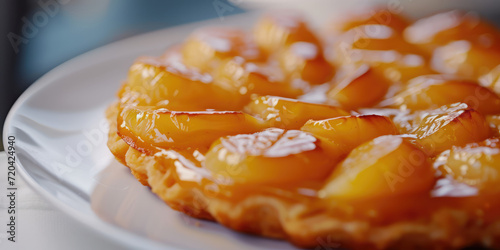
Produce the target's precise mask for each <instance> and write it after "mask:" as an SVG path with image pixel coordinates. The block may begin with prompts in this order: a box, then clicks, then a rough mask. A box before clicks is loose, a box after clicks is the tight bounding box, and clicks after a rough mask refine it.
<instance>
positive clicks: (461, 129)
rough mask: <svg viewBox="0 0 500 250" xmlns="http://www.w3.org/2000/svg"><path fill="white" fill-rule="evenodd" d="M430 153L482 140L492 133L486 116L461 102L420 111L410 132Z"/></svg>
mask: <svg viewBox="0 0 500 250" xmlns="http://www.w3.org/2000/svg"><path fill="white" fill-rule="evenodd" d="M411 133H412V134H414V135H415V136H416V138H417V141H418V142H419V143H420V144H421V145H422V147H423V148H424V150H425V151H426V152H427V153H428V154H429V155H435V154H438V153H440V152H442V151H444V150H446V149H449V148H451V147H452V146H454V145H455V146H462V145H465V144H467V143H471V142H477V141H482V140H484V139H486V138H488V137H490V136H491V135H492V131H491V129H490V127H489V124H488V122H487V121H486V119H485V117H484V116H483V115H482V114H481V113H479V112H477V111H475V110H474V109H471V108H469V107H468V106H467V105H466V104H464V103H456V104H451V105H448V106H443V107H441V108H439V109H436V110H433V111H430V112H429V113H427V114H425V115H423V117H422V119H421V120H420V123H419V125H418V127H417V128H416V129H415V130H414V131H412V132H411Z"/></svg>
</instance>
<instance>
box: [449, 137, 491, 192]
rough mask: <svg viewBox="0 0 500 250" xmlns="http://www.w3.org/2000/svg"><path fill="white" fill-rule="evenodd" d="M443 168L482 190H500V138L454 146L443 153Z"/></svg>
mask: <svg viewBox="0 0 500 250" xmlns="http://www.w3.org/2000/svg"><path fill="white" fill-rule="evenodd" d="M443 156H444V157H446V159H447V160H446V163H445V164H444V166H443V168H442V170H443V171H445V173H447V174H450V175H451V176H453V177H454V178H455V179H456V180H458V181H461V182H464V183H467V184H469V185H471V186H474V187H477V188H478V189H479V191H480V192H493V193H497V192H500V139H499V138H491V139H487V140H485V141H482V142H479V143H471V144H467V145H465V146H463V147H455V146H454V147H453V148H451V150H450V151H449V152H445V153H443Z"/></svg>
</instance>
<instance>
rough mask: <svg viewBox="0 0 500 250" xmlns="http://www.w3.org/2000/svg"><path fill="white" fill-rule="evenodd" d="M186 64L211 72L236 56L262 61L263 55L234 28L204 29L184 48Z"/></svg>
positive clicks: (255, 45)
mask: <svg viewBox="0 0 500 250" xmlns="http://www.w3.org/2000/svg"><path fill="white" fill-rule="evenodd" d="M182 55H183V59H184V63H186V65H188V66H192V67H195V68H198V69H200V70H201V71H210V70H211V69H214V68H215V67H217V65H218V64H219V63H220V61H221V60H224V59H227V58H232V57H235V56H240V57H243V58H244V59H246V60H250V61H256V60H262V59H263V55H262V53H261V52H260V50H259V49H258V48H257V44H256V43H255V42H253V41H252V40H251V38H250V36H249V35H248V34H246V33H245V32H244V31H242V30H240V29H234V28H213V27H212V28H204V29H201V30H198V31H195V32H194V33H193V34H192V35H191V36H190V37H189V38H188V40H187V41H186V42H185V44H184V46H183V48H182Z"/></svg>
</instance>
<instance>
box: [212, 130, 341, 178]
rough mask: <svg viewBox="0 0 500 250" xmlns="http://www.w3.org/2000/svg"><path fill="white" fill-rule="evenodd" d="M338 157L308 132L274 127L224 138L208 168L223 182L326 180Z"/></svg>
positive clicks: (214, 148)
mask: <svg viewBox="0 0 500 250" xmlns="http://www.w3.org/2000/svg"><path fill="white" fill-rule="evenodd" d="M336 160H337V159H335V158H332V156H330V155H328V154H326V153H325V152H324V150H323V148H322V146H321V142H320V141H318V140H317V139H316V138H315V137H314V136H312V135H310V134H308V133H305V132H302V131H299V130H288V131H285V130H283V129H277V128H271V129H267V130H264V131H262V132H258V133H254V134H247V135H243V134H240V135H236V136H229V137H223V138H221V139H220V140H218V141H217V142H215V143H214V144H213V145H212V147H211V148H210V150H209V151H208V153H207V154H206V160H205V163H204V167H205V168H206V169H208V170H209V171H210V172H211V173H212V175H213V176H214V177H215V179H216V181H217V180H219V182H220V183H221V184H282V183H296V182H300V181H311V180H323V179H325V178H326V177H327V176H328V174H329V173H330V171H331V170H332V168H333V166H334V164H335V162H336Z"/></svg>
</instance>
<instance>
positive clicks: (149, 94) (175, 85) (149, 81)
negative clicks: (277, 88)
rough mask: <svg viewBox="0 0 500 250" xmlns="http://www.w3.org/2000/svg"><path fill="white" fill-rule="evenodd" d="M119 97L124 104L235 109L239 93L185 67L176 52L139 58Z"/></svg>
mask: <svg viewBox="0 0 500 250" xmlns="http://www.w3.org/2000/svg"><path fill="white" fill-rule="evenodd" d="M172 53H173V54H175V52H172ZM119 97H120V99H121V102H122V103H123V104H134V105H145V106H148V105H149V106H161V107H166V108H168V109H171V110H182V111H186V110H205V109H217V110H227V109H234V110H236V109H237V108H239V106H237V105H238V103H239V102H240V100H239V99H238V98H239V97H238V96H234V95H231V93H228V92H227V91H226V90H224V89H222V88H220V87H218V86H216V85H214V84H213V78H212V76H211V75H209V74H206V73H199V72H198V71H196V70H194V69H191V68H188V67H187V66H186V65H184V64H183V63H182V62H180V61H178V58H176V57H175V55H170V56H167V57H162V58H153V57H142V58H140V59H139V60H138V61H137V62H135V63H134V64H133V65H132V66H131V67H130V71H129V74H128V79H127V83H126V84H125V85H124V87H123V89H122V91H120V93H119Z"/></svg>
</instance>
